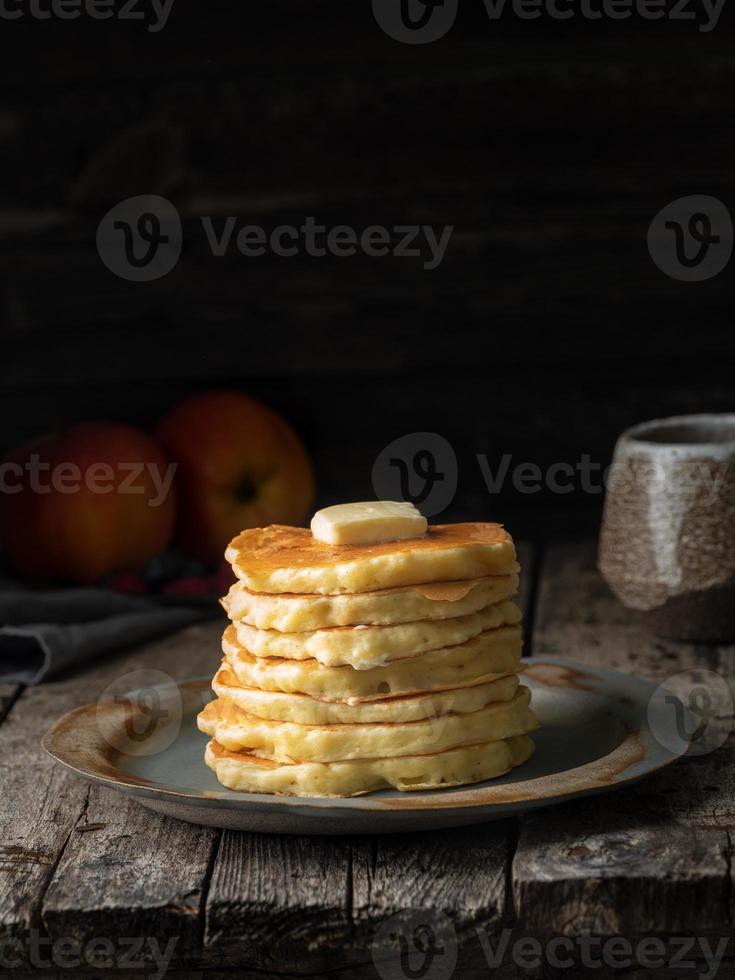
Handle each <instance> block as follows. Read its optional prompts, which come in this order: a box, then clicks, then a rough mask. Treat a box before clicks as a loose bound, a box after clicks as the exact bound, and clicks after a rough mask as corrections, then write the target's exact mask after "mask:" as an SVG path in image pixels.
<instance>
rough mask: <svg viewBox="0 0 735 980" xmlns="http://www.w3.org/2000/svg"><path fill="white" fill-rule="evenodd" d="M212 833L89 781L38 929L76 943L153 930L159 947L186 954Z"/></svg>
mask: <svg viewBox="0 0 735 980" xmlns="http://www.w3.org/2000/svg"><path fill="white" fill-rule="evenodd" d="M217 836H218V835H217V833H216V831H213V830H212V829H211V828H207V827H197V826H195V825H192V824H186V823H182V822H179V821H174V820H172V819H170V818H168V817H162V816H159V815H157V814H154V813H151V812H150V811H148V810H146V809H144V808H143V807H141V806H140V805H139V804H138V803H136V802H134V801H133V800H130V799H129V798H127V797H124V796H122V797H121V796H120V794H118V793H115V792H114V791H112V790H109V789H106V788H103V787H98V786H92V787H90V790H89V794H88V797H87V801H86V806H85V809H84V812H83V814H82V815H81V817H80V819H79V820H78V821H77V823H76V824H75V826H74V829H73V831H72V833H71V835H70V837H69V840H68V842H67V844H66V847H65V848H64V851H63V854H62V855H61V860H60V861H59V864H58V866H57V868H56V871H55V874H54V877H53V879H52V880H51V883H50V885H49V888H48V890H47V891H46V894H45V896H44V900H43V923H44V925H45V927H46V929H47V930H48V932H49V934H50V935H52V936H66V937H71V938H72V939H74V940H75V941H77V942H80V943H84V944H86V943H87V942H89V941H90V940H91V939H92V938H93V937H95V936H120V935H123V936H136V937H142V938H146V937H155V939H156V941H157V942H158V943H159V944H160V943H163V946H164V948H165V947H166V946H167V945H168V943H169V942H170V943H171V944H172V946H171V948H172V951H173V953H174V955H175V958H176V959H177V960H179V959H186V960H191V959H192V958H193V957H195V956H197V955H198V953H199V942H200V927H199V912H200V905H201V902H202V895H203V891H204V889H205V887H206V882H207V875H208V868H209V863H210V860H211V853H212V848H213V846H214V842H215V841H216V838H217ZM144 952H145V955H146V959H147V960H148V961H150V959H151V955H152V953H151V951H150V950H149V949H144Z"/></svg>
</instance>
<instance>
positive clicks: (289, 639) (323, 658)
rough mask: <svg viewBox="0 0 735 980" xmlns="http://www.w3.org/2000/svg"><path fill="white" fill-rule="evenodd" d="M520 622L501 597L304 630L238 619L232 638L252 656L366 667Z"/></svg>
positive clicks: (513, 608)
mask: <svg viewBox="0 0 735 980" xmlns="http://www.w3.org/2000/svg"><path fill="white" fill-rule="evenodd" d="M520 621H521V611H520V609H519V608H518V606H516V605H515V604H514V603H512V602H509V601H505V602H500V603H497V604H496V605H494V606H486V607H485V609H482V610H480V612H476V613H471V614H470V615H469V616H459V617H457V618H454V619H436V620H431V619H429V620H423V621H419V622H416V623H397V624H396V625H394V626H332V627H329V628H327V629H323V630H312V631H310V632H306V633H281V632H279V631H278V630H263V629H258V628H257V627H255V626H250V625H248V624H247V623H243V622H242V621H240V622H239V623H237V625H236V630H237V639H238V642H240V643H241V644H242V646H244V647H245V649H246V650H249V651H250V653H252V654H254V655H255V656H256V657H283V658H285V659H286V660H318V661H319V663H320V664H323V665H324V666H325V667H339V666H342V665H344V664H349V665H350V666H351V667H354V668H355V669H356V670H368V669H369V668H371V667H382V666H383V664H386V663H389V662H390V661H391V660H400V659H402V658H404V657H411V656H416V655H418V654H421V653H425V652H426V651H427V650H440V649H441V648H442V647H450V646H456V645H457V644H459V643H466V642H467V640H471V639H472V637H474V636H478V635H479V634H480V633H484V632H486V631H487V630H491V629H497V628H498V627H499V626H512V625H515V624H516V623H519V622H520Z"/></svg>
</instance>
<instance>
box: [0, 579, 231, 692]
mask: <svg viewBox="0 0 735 980" xmlns="http://www.w3.org/2000/svg"><path fill="white" fill-rule="evenodd" d="M216 614H217V605H216V603H215V602H214V600H212V601H203V602H197V603H196V604H195V605H192V604H186V605H184V604H183V602H182V601H181V600H179V601H178V603H177V604H173V602H166V603H165V604H163V603H162V602H160V601H155V600H151V599H148V598H142V597H141V598H139V597H137V596H127V595H122V594H120V593H118V592H113V591H111V590H109V589H98V588H90V589H55V590H53V591H48V592H35V591H30V590H28V589H27V588H24V587H22V586H16V585H15V584H14V583H12V582H8V581H7V580H6V581H2V582H0V624H2V626H0V682H10V683H21V684H38V683H39V682H40V681H44V680H49V679H50V678H51V677H55V676H56V675H57V674H59V673H61V672H62V671H63V670H67V669H68V668H69V667H74V666H76V665H77V664H80V663H82V662H84V661H85V660H91V659H93V658H96V657H99V656H103V655H104V654H106V653H110V652H112V651H113V650H119V649H121V648H122V647H126V646H131V645H133V644H136V643H143V642H144V641H146V640H150V639H154V638H155V637H158V636H163V635H165V634H167V633H174V632H176V630H179V629H182V628H183V627H184V626H189V625H190V624H191V623H197V622H201V621H202V620H204V619H209V618H211V617H213V616H215V615H216Z"/></svg>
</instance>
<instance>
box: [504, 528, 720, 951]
mask: <svg viewBox="0 0 735 980" xmlns="http://www.w3.org/2000/svg"><path fill="white" fill-rule="evenodd" d="M534 645H535V647H534V652H535V654H536V655H537V656H554V655H557V656H560V655H563V656H567V657H571V658H574V659H577V660H580V661H582V662H587V663H597V664H601V665H605V666H608V667H611V668H615V669H620V670H626V671H629V672H632V673H638V674H641V675H643V676H649V677H651V678H653V679H659V680H664V679H665V678H666V677H668V676H670V675H671V674H673V673H676V672H677V671H682V670H685V669H687V668H690V667H706V668H708V669H710V670H712V669H718V670H719V671H720V672H721V673H724V674H725V675H726V676H728V677H729V678H730V680H732V663H733V661H732V651H725V650H724V649H722V648H721V649H719V650H717V649H716V648H712V649H706V648H702V647H696V646H692V645H688V644H675V643H671V642H667V641H662V640H660V639H659V638H657V637H655V636H652V635H650V634H648V633H647V632H645V631H644V630H643V629H641V627H640V624H639V623H638V622H636V621H635V620H634V619H633V618H632V617H631V616H630V615H629V613H628V612H627V611H626V610H624V609H623V608H622V607H621V606H620V605H619V604H618V603H617V601H616V600H615V599H614V598H613V597H612V595H611V594H610V593H609V592H608V590H607V588H606V586H605V585H604V583H603V582H602V580H601V579H600V577H599V575H598V573H597V572H596V571H595V570H594V550H593V548H592V547H583V548H579V547H575V546H571V545H569V546H558V547H553V548H551V550H550V551H549V553H548V554H547V556H546V559H545V561H544V563H543V567H542V572H541V580H540V590H539V599H538V607H537V611H536V623H535V632H534ZM734 749H735V746H734V745H733V743H732V742H731V743H730V744H728V745H727V746H725V747H724V748H722V749H720V750H719V751H718V752H716V753H714V754H711V755H704V756H701V757H698V758H694V759H689V760H686V761H683V762H679V763H678V764H677V765H676V766H674V767H671V768H670V769H668V770H666V771H664V772H663V773H661V774H660V775H658V776H656V777H653V778H651V779H649V780H645V781H643V782H642V783H640V784H638V785H636V786H633V787H630V788H628V789H622V790H619V791H616V792H615V793H612V794H610V795H607V796H604V797H597V798H594V799H587V800H578V801H574V802H572V803H569V804H566V805H565V806H562V807H557V808H555V810H554V811H553V812H551V813H550V812H548V811H547V812H540V813H538V814H531V815H528V816H527V817H524V818H523V820H522V822H521V831H520V837H519V842H518V848H517V851H516V855H515V858H514V861H513V891H514V905H515V910H516V914H517V916H518V919H519V921H520V922H521V923H523V924H524V925H525V926H526V927H527V928H529V929H530V930H532V931H537V932H542V933H557V934H561V935H576V934H579V933H581V932H585V931H589V932H592V933H593V934H601V935H617V934H620V935H645V934H648V933H656V932H660V933H669V934H671V933H672V932H676V931H688V932H689V933H690V934H696V935H699V934H702V933H706V934H710V933H714V934H718V932H719V933H722V932H723V931H724V930H727V929H728V928H729V922H730V915H731V909H730V907H729V895H730V889H731V882H730V854H731V841H730V839H729V831H730V830H731V829H732V827H733V825H734V820H733V817H734V813H733V795H732V794H733V789H735V751H734ZM725 934H726V933H725Z"/></svg>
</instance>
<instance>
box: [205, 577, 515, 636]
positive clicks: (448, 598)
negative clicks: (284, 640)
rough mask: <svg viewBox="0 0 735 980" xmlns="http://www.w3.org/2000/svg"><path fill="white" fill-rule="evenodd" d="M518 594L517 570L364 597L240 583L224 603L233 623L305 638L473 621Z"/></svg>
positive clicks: (403, 587) (367, 593) (397, 589)
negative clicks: (314, 633) (343, 629)
mask: <svg viewBox="0 0 735 980" xmlns="http://www.w3.org/2000/svg"><path fill="white" fill-rule="evenodd" d="M517 592H518V574H517V566H514V569H513V571H512V572H510V573H509V574H508V575H486V576H484V577H482V578H476V579H470V580H467V581H457V582H446V583H445V582H432V583H429V584H428V585H426V584H424V585H417V586H402V587H399V588H395V589H379V590H376V591H373V592H358V593H355V594H353V595H349V594H346V595H314V594H301V595H298V594H295V593H281V594H280V595H269V594H267V593H264V592H253V591H252V590H251V589H248V588H247V586H246V585H245V584H244V582H240V581H238V582H235V584H234V585H233V586H232V588H231V589H230V591H229V592H228V593H227V595H226V596H225V597H224V599H223V600H222V605H223V606H224V608H225V611H226V612H227V615H228V616H229V617H230V619H232V620H242V621H243V622H245V623H248V624H249V625H250V626H257V627H258V628H259V629H277V630H280V631H281V632H282V633H297V632H298V633H301V632H306V631H309V630H318V629H328V628H330V627H332V626H356V625H360V624H361V625H366V626H381V625H390V624H395V623H410V622H416V621H419V620H427V619H431V620H434V619H448V618H450V617H456V616H467V615H469V614H470V613H474V612H478V611H479V610H480V609H484V608H485V607H486V606H489V605H492V604H494V603H496V602H501V601H502V600H503V599H507V598H509V597H510V596H514V595H515V594H516V593H517Z"/></svg>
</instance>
